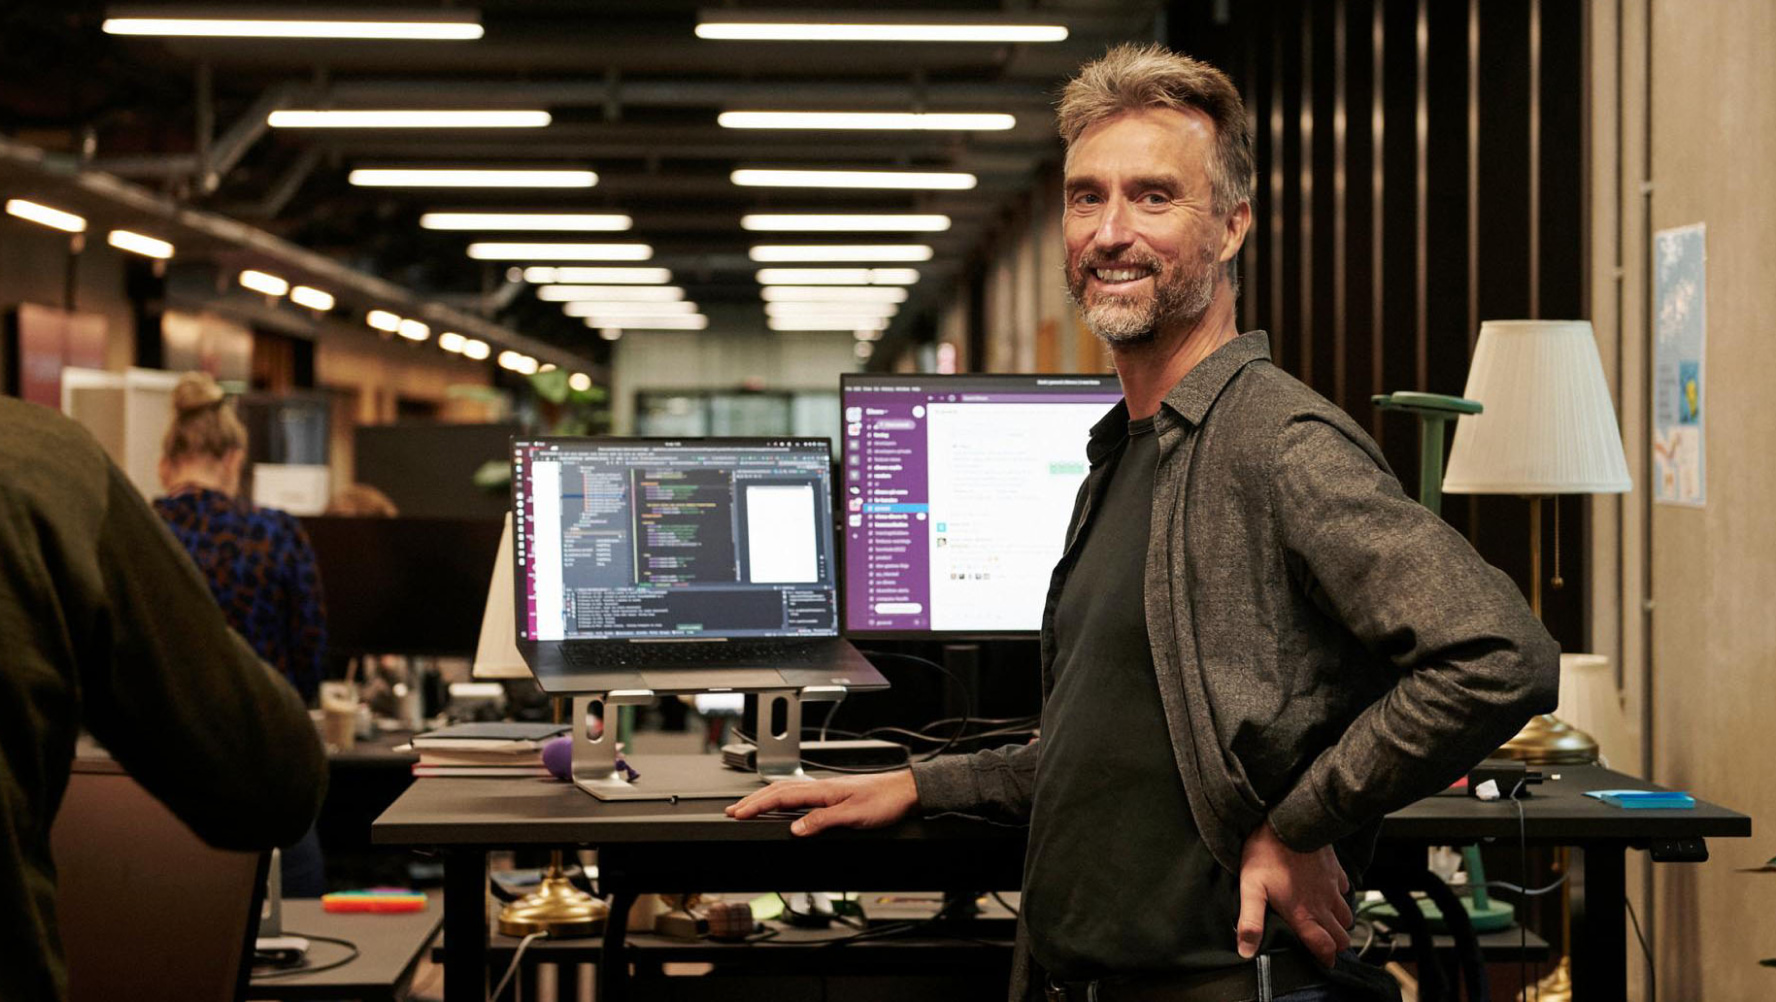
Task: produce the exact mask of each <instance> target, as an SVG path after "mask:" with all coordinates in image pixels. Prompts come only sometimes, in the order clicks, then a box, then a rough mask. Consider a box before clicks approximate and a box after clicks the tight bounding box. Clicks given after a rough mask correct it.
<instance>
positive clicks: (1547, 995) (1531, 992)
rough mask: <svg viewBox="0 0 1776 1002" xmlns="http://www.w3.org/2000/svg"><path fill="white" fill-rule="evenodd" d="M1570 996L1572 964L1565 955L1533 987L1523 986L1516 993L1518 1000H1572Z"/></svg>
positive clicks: (1531, 1001)
mask: <svg viewBox="0 0 1776 1002" xmlns="http://www.w3.org/2000/svg"><path fill="white" fill-rule="evenodd" d="M1572 997H1573V982H1572V965H1571V964H1570V963H1569V962H1568V961H1567V959H1566V958H1565V957H1561V958H1560V963H1558V964H1556V965H1554V969H1553V970H1552V971H1549V972H1548V976H1547V977H1545V978H1543V979H1542V980H1540V981H1538V982H1536V985H1535V988H1533V989H1530V988H1525V989H1524V990H1523V991H1521V992H1519V993H1518V994H1517V999H1518V1002H1572Z"/></svg>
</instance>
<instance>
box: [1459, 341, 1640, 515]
mask: <svg viewBox="0 0 1776 1002" xmlns="http://www.w3.org/2000/svg"><path fill="white" fill-rule="evenodd" d="M1462 396H1465V397H1467V398H1468V399H1470V400H1478V401H1479V402H1480V403H1481V404H1482V405H1483V406H1484V407H1485V408H1486V409H1485V410H1484V411H1483V412H1482V413H1479V414H1475V415H1471V416H1468V417H1464V418H1462V419H1461V420H1460V421H1458V422H1456V426H1455V442H1454V444H1453V445H1451V446H1450V450H1449V467H1448V469H1447V471H1446V472H1445V473H1444V476H1443V490H1444V492H1445V493H1448V494H1537V495H1539V494H1620V493H1622V492H1624V491H1627V490H1629V489H1630V488H1631V487H1633V483H1632V481H1630V480H1629V478H1628V459H1627V457H1626V456H1625V455H1623V453H1622V435H1621V432H1620V431H1619V430H1618V429H1617V427H1616V412H1615V410H1614V408H1612V407H1611V406H1610V395H1609V386H1608V384H1606V383H1605V382H1604V379H1603V362H1602V360H1601V359H1599V358H1598V356H1597V342H1596V340H1595V339H1594V338H1593V336H1592V334H1591V324H1590V323H1589V322H1587V321H1584V320H1488V321H1486V322H1485V323H1483V324H1481V325H1480V340H1479V342H1478V343H1477V344H1475V346H1474V364H1473V367H1472V368H1470V369H1469V370H1468V386H1467V389H1466V390H1464V391H1463V393H1462Z"/></svg>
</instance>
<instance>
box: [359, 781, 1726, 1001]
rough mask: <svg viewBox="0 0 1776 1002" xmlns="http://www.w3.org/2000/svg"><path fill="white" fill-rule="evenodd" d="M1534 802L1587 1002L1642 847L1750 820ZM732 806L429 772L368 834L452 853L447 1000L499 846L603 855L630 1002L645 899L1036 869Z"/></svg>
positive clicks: (483, 913) (1406, 832) (1395, 836)
mask: <svg viewBox="0 0 1776 1002" xmlns="http://www.w3.org/2000/svg"><path fill="white" fill-rule="evenodd" d="M1559 774H1560V775H1561V776H1562V778H1561V779H1560V780H1557V781H1550V782H1546V783H1543V784H1541V785H1540V786H1538V787H1536V788H1535V791H1534V793H1533V795H1532V796H1531V797H1530V798H1528V799H1527V800H1525V801H1524V802H1523V807H1524V820H1523V827H1524V830H1525V832H1526V833H1527V840H1528V843H1529V844H1531V845H1538V846H1569V847H1572V848H1574V849H1577V850H1578V851H1577V852H1576V853H1574V854H1573V857H1572V860H1573V861H1572V867H1571V875H1572V882H1573V899H1572V901H1573V944H1572V970H1573V984H1574V997H1575V998H1577V999H1579V1000H1581V1002H1585V1000H1606V999H1607V1000H1611V1002H1614V1000H1617V999H1621V998H1623V997H1625V995H1626V992H1627V966H1628V950H1627V912H1626V904H1627V896H1626V894H1627V882H1626V868H1627V862H1626V856H1627V851H1628V850H1629V849H1648V848H1659V847H1662V846H1666V845H1669V844H1671V843H1674V842H1677V841H1679V840H1692V846H1693V845H1694V844H1695V840H1702V839H1707V838H1743V837H1746V836H1749V835H1750V834H1751V819H1750V818H1748V817H1746V816H1745V815H1743V814H1739V813H1737V812H1734V811H1730V810H1727V809H1725V808H1722V807H1718V806H1715V805H1713V804H1708V803H1704V802H1701V801H1698V802H1697V804H1696V807H1695V808H1694V809H1693V810H1683V811H1665V810H1623V809H1621V808H1616V807H1611V806H1609V805H1607V804H1603V803H1601V802H1599V801H1596V800H1594V799H1592V798H1589V797H1585V796H1583V793H1584V791H1585V790H1595V789H1658V787H1656V786H1654V785H1653V784H1650V783H1646V782H1643V781H1641V780H1637V779H1634V778H1632V777H1629V776H1625V775H1622V774H1621V773H1617V772H1613V771H1611V770H1608V769H1604V768H1601V767H1598V766H1576V767H1567V768H1564V769H1560V770H1559ZM723 806H725V805H724V804H723V803H721V802H719V801H679V802H677V803H670V802H657V801H655V802H602V801H598V800H595V799H593V798H592V797H589V796H587V795H586V794H584V793H581V792H580V791H578V790H576V789H575V788H574V787H572V786H570V785H567V784H562V783H556V782H553V781H548V780H534V781H533V780H528V779H525V780H505V779H424V780H420V781H418V782H416V783H414V784H413V786H412V787H411V788H409V790H408V791H407V793H405V794H404V795H402V797H401V799H400V800H398V801H396V802H395V804H394V806H392V807H390V808H389V810H388V811H387V812H386V813H384V814H383V816H382V817H381V818H379V819H378V820H377V821H376V823H375V824H374V826H373V827H372V834H371V841H373V842H375V843H378V844H382V845H404V846H414V847H428V848H435V849H441V850H443V852H444V860H445V863H444V944H445V946H444V948H445V958H446V959H445V974H444V991H445V998H446V999H447V1000H448V1002H469V1000H475V1002H480V1000H485V999H486V998H487V989H488V978H487V937H488V922H487V853H488V852H489V851H490V850H495V849H509V848H512V847H515V846H562V845H578V846H584V847H594V848H597V849H598V853H599V883H600V889H601V890H602V891H603V892H605V893H606V894H610V895H612V898H613V900H612V909H611V916H612V917H611V921H610V923H609V925H608V927H607V929H606V933H605V938H604V944H603V951H602V953H601V957H600V960H601V962H600V963H599V965H598V968H597V978H598V998H599V999H601V1000H604V1002H621V1000H623V999H625V998H626V997H627V993H626V987H627V977H628V961H627V960H626V959H625V948H624V943H623V940H624V933H625V932H626V930H625V929H624V922H623V917H624V916H626V915H627V914H628V908H629V905H630V904H631V903H633V902H634V900H635V898H636V897H637V896H638V895H640V894H643V893H682V892H690V891H706V892H731V891H763V890H785V891H789V890H830V889H834V888H842V887H857V888H865V889H868V890H872V891H874V890H882V891H897V890H924V891H930V890H946V889H969V890H1012V889H1016V888H1017V887H1018V885H1019V883H1020V880H1021V877H1022V873H1023V860H1024V841H1025V838H1024V836H1025V832H1024V829H1023V828H1021V827H1013V826H1005V825H993V824H988V823H985V822H980V821H974V820H970V819H966V818H961V817H953V816H952V817H938V818H930V819H923V820H909V821H905V822H902V823H900V824H898V825H894V826H892V827H889V828H883V829H877V830H874V831H832V832H827V833H824V834H821V835H819V836H816V837H813V838H809V839H798V838H796V837H795V836H793V835H791V834H790V833H789V823H788V822H787V821H783V820H768V821H767V820H753V821H734V820H732V819H730V818H728V817H726V816H725V815H724V814H723V813H722V807H723ZM1518 837H1519V828H1518V816H1517V811H1516V808H1515V807H1514V806H1512V804H1511V803H1510V802H1509V801H1499V802H1493V803H1483V802H1481V801H1478V800H1474V799H1472V798H1468V797H1457V796H1435V797H1429V798H1426V799H1425V800H1422V801H1419V802H1418V803H1415V804H1412V805H1409V806H1408V807H1406V808H1404V809H1402V810H1400V811H1397V812H1395V813H1394V814H1391V815H1389V816H1388V817H1387V818H1386V819H1385V820H1384V821H1383V823H1382V830H1381V838H1382V840H1383V843H1384V844H1383V845H1382V847H1381V848H1380V850H1379V851H1378V856H1385V855H1386V854H1389V853H1393V852H1397V851H1399V850H1401V849H1409V848H1411V847H1417V846H1429V845H1461V844H1468V843H1473V842H1479V841H1493V842H1497V843H1500V844H1504V845H1510V844H1514V843H1516V842H1517V840H1518Z"/></svg>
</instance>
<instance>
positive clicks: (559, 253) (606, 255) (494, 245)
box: [469, 241, 654, 261]
mask: <svg viewBox="0 0 1776 1002" xmlns="http://www.w3.org/2000/svg"><path fill="white" fill-rule="evenodd" d="M469 256H470V257H472V258H474V259H475V260H477V261H524V260H531V261H646V260H647V259H648V258H651V257H653V256H654V249H653V248H652V247H650V246H648V245H647V244H552V243H502V242H497V241H494V242H478V243H472V244H470V245H469Z"/></svg>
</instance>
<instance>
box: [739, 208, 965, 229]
mask: <svg viewBox="0 0 1776 1002" xmlns="http://www.w3.org/2000/svg"><path fill="white" fill-rule="evenodd" d="M740 228H741V229H743V230H754V231H757V232H773V233H787V232H803V233H870V232H876V233H940V232H942V231H944V230H947V229H949V228H950V217H949V216H943V215H935V214H916V213H893V214H889V213H812V212H795V213H768V214H767V213H754V214H750V215H745V216H741V217H740Z"/></svg>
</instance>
